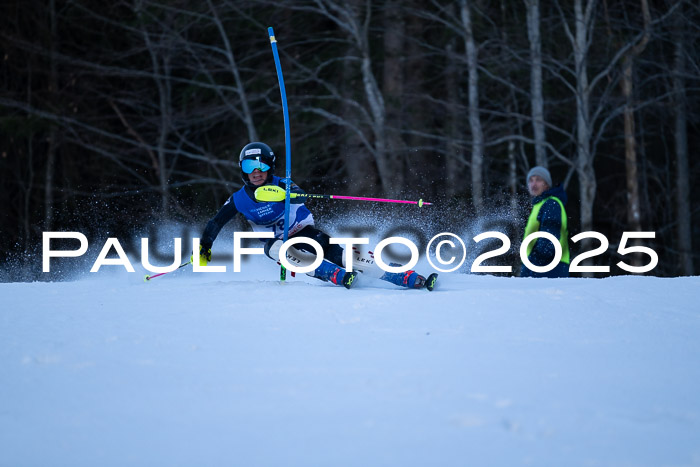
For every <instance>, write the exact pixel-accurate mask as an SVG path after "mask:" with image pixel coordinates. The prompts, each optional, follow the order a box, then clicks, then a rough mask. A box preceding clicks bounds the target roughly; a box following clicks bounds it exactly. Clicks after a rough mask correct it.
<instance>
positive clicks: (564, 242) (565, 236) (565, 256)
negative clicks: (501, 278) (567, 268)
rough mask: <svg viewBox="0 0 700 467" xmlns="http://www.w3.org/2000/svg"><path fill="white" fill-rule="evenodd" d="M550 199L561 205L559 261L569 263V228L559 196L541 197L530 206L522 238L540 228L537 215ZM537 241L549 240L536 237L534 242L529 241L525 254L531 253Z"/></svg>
mask: <svg viewBox="0 0 700 467" xmlns="http://www.w3.org/2000/svg"><path fill="white" fill-rule="evenodd" d="M550 199H553V200H554V201H556V202H557V203H559V206H560V207H561V231H560V232H559V243H560V244H561V260H560V261H561V262H562V263H566V264H569V263H570V259H569V229H568V226H567V221H566V210H565V209H564V203H562V202H561V200H560V199H559V198H557V197H556V196H550V197H548V198H545V199H543V200H542V201H540V202H539V203H537V204H535V205H534V206H533V207H532V212H531V213H530V217H529V218H528V219H527V225H526V226H525V235H524V236H523V240H524V239H526V238H527V236H528V235H530V234H531V233H534V232H537V231H539V230H540V221H538V220H537V216H538V215H539V213H540V209H541V208H542V205H543V204H544V203H546V202H547V201H549V200H550ZM539 241H544V242H547V241H549V240H547V239H546V238H545V239H542V238H538V239H537V240H535V241H534V242H530V244H529V245H528V246H527V255H528V256H530V253H532V250H533V249H534V248H535V243H537V242H539Z"/></svg>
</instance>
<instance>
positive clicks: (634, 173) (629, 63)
mask: <svg viewBox="0 0 700 467" xmlns="http://www.w3.org/2000/svg"><path fill="white" fill-rule="evenodd" d="M641 6H642V12H643V16H644V36H643V37H642V39H641V41H640V42H639V43H638V44H636V45H635V46H634V47H632V49H631V50H630V51H629V52H628V53H627V54H626V55H625V57H624V58H623V59H622V79H621V81H620V85H621V86H622V96H623V97H624V98H625V108H624V124H625V125H624V126H625V171H626V174H627V228H628V229H629V230H631V231H634V232H639V231H641V230H642V213H641V203H640V196H639V173H638V172H639V171H638V163H637V136H636V133H635V128H634V60H635V58H636V57H637V56H639V54H641V53H642V51H643V50H644V48H645V47H646V45H647V42H649V23H650V15H649V5H648V4H647V0H641ZM630 261H631V262H632V264H633V265H634V266H640V265H641V262H642V258H641V257H640V256H639V255H634V256H633V257H631V259H630Z"/></svg>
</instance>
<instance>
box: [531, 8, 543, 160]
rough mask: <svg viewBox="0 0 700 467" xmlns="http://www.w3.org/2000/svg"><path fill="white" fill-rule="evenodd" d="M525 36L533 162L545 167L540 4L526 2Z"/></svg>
mask: <svg viewBox="0 0 700 467" xmlns="http://www.w3.org/2000/svg"><path fill="white" fill-rule="evenodd" d="M526 3H527V35H528V38H529V39H530V103H531V106H532V129H533V133H534V136H535V161H536V162H537V165H539V166H542V167H547V151H546V148H545V135H546V132H545V126H544V97H543V95H542V38H541V35H540V2H539V0H527V1H526Z"/></svg>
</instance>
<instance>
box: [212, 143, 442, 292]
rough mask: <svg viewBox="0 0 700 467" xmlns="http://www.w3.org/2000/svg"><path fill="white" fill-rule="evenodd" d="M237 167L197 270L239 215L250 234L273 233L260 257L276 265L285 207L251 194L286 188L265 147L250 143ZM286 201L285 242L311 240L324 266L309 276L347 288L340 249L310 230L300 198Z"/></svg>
mask: <svg viewBox="0 0 700 467" xmlns="http://www.w3.org/2000/svg"><path fill="white" fill-rule="evenodd" d="M239 166H240V168H241V179H242V180H243V187H242V188H241V189H240V190H238V191H236V192H235V193H233V194H232V195H231V196H230V197H229V198H228V200H226V202H225V203H224V205H223V206H222V207H221V209H219V212H217V213H216V215H215V216H214V217H213V218H212V219H211V220H210V221H209V222H208V223H207V226H206V228H205V229H204V233H203V234H202V240H201V242H200V264H201V265H206V264H207V262H208V261H211V246H212V244H213V243H214V240H215V239H216V237H217V235H218V234H219V232H220V231H221V229H222V227H223V226H224V225H225V224H226V223H227V222H228V221H230V220H231V219H232V218H233V217H234V216H235V215H236V214H237V213H241V214H243V216H244V217H245V218H246V219H247V220H248V222H249V223H250V225H251V227H252V229H253V230H254V231H258V232H270V231H271V232H273V233H274V235H275V238H271V239H268V240H266V241H265V254H266V255H267V256H268V257H270V258H271V259H273V260H275V261H277V260H278V256H277V253H278V252H279V248H280V246H281V244H282V238H283V235H284V210H285V206H284V203H280V202H258V201H257V200H256V198H255V190H256V189H257V188H259V187H261V186H263V185H270V184H272V185H277V186H279V187H281V188H285V189H286V185H285V183H284V181H283V180H282V179H281V178H280V177H278V176H276V175H275V174H274V172H275V155H274V153H273V152H272V149H270V147H269V146H268V145H267V144H265V143H261V142H254V143H249V144H247V145H246V146H245V147H244V148H243V149H242V150H241V153H240V156H239ZM290 191H291V192H292V193H301V194H303V193H304V191H302V190H301V189H300V188H299V187H298V186H297V185H296V184H295V183H294V182H292V184H291V186H290ZM290 202H291V208H290V212H289V238H292V237H306V238H310V239H313V240H315V241H316V242H318V243H319V245H321V248H322V249H323V257H324V260H323V262H322V263H321V265H320V266H319V267H318V268H317V269H316V270H315V271H313V272H311V273H309V275H311V276H313V277H316V278H319V279H321V280H324V281H330V282H332V283H334V284H337V285H343V286H345V287H347V288H350V287H352V285H353V283H354V279H355V277H356V275H357V272H355V271H353V272H347V271H346V270H345V268H344V267H343V252H344V250H343V248H342V247H341V246H340V245H337V244H331V243H330V237H329V236H328V235H327V234H326V233H324V232H322V231H321V230H319V229H317V228H316V227H315V226H314V218H313V215H312V214H311V212H310V211H309V209H308V208H307V207H306V206H305V205H304V198H292V199H291V200H290ZM295 249H296V250H301V251H302V252H306V253H311V254H315V250H314V248H313V247H312V246H311V245H309V244H305V243H297V244H295V245H294V246H293V247H291V248H289V250H288V251H289V252H290V253H291V254H292V256H293V255H294V251H295ZM385 276H386V277H382V279H384V280H388V281H390V282H393V283H397V284H398V285H403V286H405V287H410V288H421V287H423V286H424V285H425V282H426V279H425V278H424V277H423V276H419V275H418V274H417V273H415V271H406V272H405V273H394V274H389V273H387V274H385ZM399 276H400V277H399ZM433 282H434V281H433ZM430 289H432V287H430Z"/></svg>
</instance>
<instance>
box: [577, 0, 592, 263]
mask: <svg viewBox="0 0 700 467" xmlns="http://www.w3.org/2000/svg"><path fill="white" fill-rule="evenodd" d="M592 1H593V0H589V2H588V4H587V6H586V11H585V12H584V9H583V6H582V4H581V2H582V0H574V14H575V18H574V20H575V23H576V29H575V35H574V44H573V46H574V62H575V69H576V147H577V149H576V173H577V175H578V182H579V196H580V198H581V214H580V218H581V231H582V232H586V231H591V230H593V203H594V201H595V195H596V190H597V183H596V176H595V170H594V169H593V155H592V154H591V127H590V89H589V85H588V68H587V59H588V58H587V55H588V36H587V31H588V28H589V21H590V18H591V16H590V9H591V8H592V3H591V2H592ZM581 249H582V250H584V251H585V250H590V249H591V240H590V239H584V240H582V245H581ZM582 264H583V265H586V261H583V263H582ZM589 264H590V263H589ZM584 275H588V276H590V275H592V273H584Z"/></svg>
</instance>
